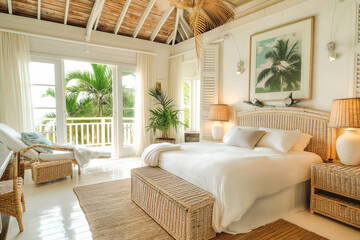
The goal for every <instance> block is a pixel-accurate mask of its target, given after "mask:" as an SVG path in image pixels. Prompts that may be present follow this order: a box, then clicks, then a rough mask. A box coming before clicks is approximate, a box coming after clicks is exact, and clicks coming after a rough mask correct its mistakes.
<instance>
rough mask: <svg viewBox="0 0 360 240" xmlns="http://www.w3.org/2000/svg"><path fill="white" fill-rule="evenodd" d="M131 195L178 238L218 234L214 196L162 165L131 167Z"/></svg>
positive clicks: (188, 238) (203, 237)
mask: <svg viewBox="0 0 360 240" xmlns="http://www.w3.org/2000/svg"><path fill="white" fill-rule="evenodd" d="M131 199H132V200H133V201H134V202H135V203H136V204H137V205H138V206H140V207H141V208H142V209H143V210H144V211H145V212H146V213H147V214H149V215H150V216H151V217H152V218H153V219H154V220H155V221H157V222H158V223H159V224H160V225H161V226H162V227H163V228H164V229H165V230H166V231H168V232H169V233H170V234H171V235H172V236H173V237H174V238H175V239H183V240H190V239H191V240H193V239H210V238H213V237H215V235H216V234H215V231H214V229H213V228H212V213H213V205H214V197H213V196H212V195H211V194H209V193H208V192H206V191H204V190H202V189H200V188H198V187H196V186H194V185H192V184H190V183H188V182H187V181H185V180H182V179H180V178H178V177H176V176H175V175H173V174H171V173H169V172H166V171H164V170H162V169H160V168H153V167H143V168H137V169H133V170H132V171H131Z"/></svg>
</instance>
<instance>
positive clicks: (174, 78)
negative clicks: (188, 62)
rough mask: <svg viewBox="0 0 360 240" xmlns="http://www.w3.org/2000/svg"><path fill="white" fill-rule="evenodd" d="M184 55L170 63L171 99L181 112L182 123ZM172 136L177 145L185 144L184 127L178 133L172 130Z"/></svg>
mask: <svg viewBox="0 0 360 240" xmlns="http://www.w3.org/2000/svg"><path fill="white" fill-rule="evenodd" d="M183 75H184V74H183V55H181V56H178V57H174V58H171V59H170V63H169V89H168V92H169V97H170V98H171V99H173V103H174V105H175V107H176V109H178V110H181V111H182V112H181V114H180V121H181V122H184V112H183V110H184V86H183V84H184V82H183V81H184V76H183ZM172 136H174V137H175V139H176V143H182V142H184V126H180V127H179V128H178V129H177V131H175V129H172Z"/></svg>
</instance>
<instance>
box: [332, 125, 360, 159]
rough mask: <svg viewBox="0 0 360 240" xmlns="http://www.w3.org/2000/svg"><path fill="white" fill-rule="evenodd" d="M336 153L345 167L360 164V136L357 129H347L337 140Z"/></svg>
mask: <svg viewBox="0 0 360 240" xmlns="http://www.w3.org/2000/svg"><path fill="white" fill-rule="evenodd" d="M336 151H337V153H338V155H339V158H340V162H341V163H343V164H345V165H358V164H360V134H358V133H357V132H356V130H355V129H351V128H350V129H346V130H345V133H344V134H343V135H341V136H340V137H339V138H338V139H337V140H336Z"/></svg>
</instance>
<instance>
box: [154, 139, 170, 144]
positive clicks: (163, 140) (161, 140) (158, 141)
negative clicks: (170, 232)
mask: <svg viewBox="0 0 360 240" xmlns="http://www.w3.org/2000/svg"><path fill="white" fill-rule="evenodd" d="M164 142H167V143H172V144H175V138H156V139H155V143H164Z"/></svg>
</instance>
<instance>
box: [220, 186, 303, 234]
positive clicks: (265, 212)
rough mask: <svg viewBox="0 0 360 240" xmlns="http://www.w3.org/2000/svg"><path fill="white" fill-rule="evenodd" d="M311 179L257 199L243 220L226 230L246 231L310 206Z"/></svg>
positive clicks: (234, 232)
mask: <svg viewBox="0 0 360 240" xmlns="http://www.w3.org/2000/svg"><path fill="white" fill-rule="evenodd" d="M309 190H310V181H305V182H302V183H299V184H297V185H295V186H292V187H289V188H286V189H284V190H282V191H281V192H279V193H276V194H273V195H270V196H267V197H264V198H260V199H257V200H256V201H255V203H254V204H253V205H252V206H251V208H250V209H249V210H248V211H247V212H246V213H245V215H244V216H243V217H242V218H241V220H239V221H237V222H233V223H232V224H230V225H229V226H228V228H227V229H226V230H225V232H227V233H230V234H237V233H246V232H250V231H251V230H253V229H256V228H259V227H261V226H264V225H266V224H268V223H271V222H274V221H276V220H278V219H280V218H283V217H285V216H287V215H289V214H292V213H295V212H300V211H304V210H305V209H308V206H309V199H310V197H309V194H310V191H309Z"/></svg>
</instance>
